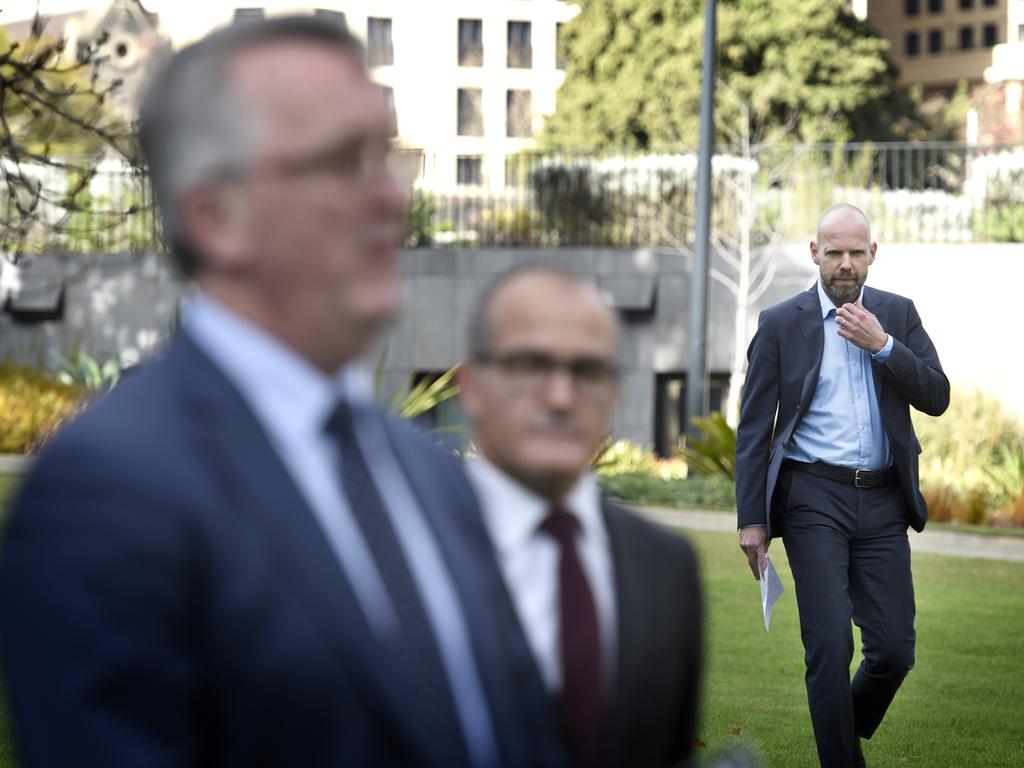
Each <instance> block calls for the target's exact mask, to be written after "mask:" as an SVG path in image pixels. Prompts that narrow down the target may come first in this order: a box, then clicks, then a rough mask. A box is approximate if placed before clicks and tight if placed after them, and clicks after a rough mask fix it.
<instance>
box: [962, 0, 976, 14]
mask: <svg viewBox="0 0 1024 768" xmlns="http://www.w3.org/2000/svg"><path fill="white" fill-rule="evenodd" d="M973 7H974V0H960V10H961V11H969V10H971V8H973Z"/></svg>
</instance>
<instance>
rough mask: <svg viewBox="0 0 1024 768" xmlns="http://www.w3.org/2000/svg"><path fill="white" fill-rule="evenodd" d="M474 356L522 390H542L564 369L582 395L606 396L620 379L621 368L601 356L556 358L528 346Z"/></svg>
mask: <svg viewBox="0 0 1024 768" xmlns="http://www.w3.org/2000/svg"><path fill="white" fill-rule="evenodd" d="M474 357H475V359H476V360H477V362H479V363H482V364H484V365H491V366H494V367H495V368H497V369H498V370H499V371H500V372H501V374H502V375H503V376H504V377H505V378H506V380H507V381H508V383H509V384H510V385H511V386H512V387H514V388H516V389H517V390H519V391H522V392H530V393H535V392H540V391H542V390H543V389H544V388H545V387H547V386H549V385H550V383H551V380H552V378H553V377H554V376H555V374H557V373H559V372H562V371H564V372H565V373H566V374H568V376H569V379H570V380H571V381H572V383H573V386H574V387H575V389H576V392H577V394H579V395H580V396H582V397H604V396H607V395H608V394H609V392H610V391H611V390H612V388H613V387H614V385H615V384H616V382H617V381H618V379H619V371H618V368H616V366H615V365H614V364H613V363H611V362H610V361H608V360H604V359H602V358H599V357H577V358H575V359H573V360H556V359H555V358H553V357H551V356H550V355H546V354H544V353H543V352H533V351H529V350H522V351H510V352H481V353H478V354H477V355H475V356H474Z"/></svg>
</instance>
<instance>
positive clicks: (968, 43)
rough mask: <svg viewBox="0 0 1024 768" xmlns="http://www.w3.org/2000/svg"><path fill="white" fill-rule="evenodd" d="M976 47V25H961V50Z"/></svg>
mask: <svg viewBox="0 0 1024 768" xmlns="http://www.w3.org/2000/svg"><path fill="white" fill-rule="evenodd" d="M972 48H974V27H960V50H961V51H969V50H971V49H972Z"/></svg>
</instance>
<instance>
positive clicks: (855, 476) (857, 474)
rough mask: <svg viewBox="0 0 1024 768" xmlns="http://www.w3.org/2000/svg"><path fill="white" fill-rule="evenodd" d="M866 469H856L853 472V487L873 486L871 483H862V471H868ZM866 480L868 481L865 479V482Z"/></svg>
mask: <svg viewBox="0 0 1024 768" xmlns="http://www.w3.org/2000/svg"><path fill="white" fill-rule="evenodd" d="M866 471H867V470H864V469H857V470H854V472H853V487H854V488H870V487H871V486H870V485H867V484H865V485H861V484H860V473H861V472H866ZM866 482H867V481H865V483H866Z"/></svg>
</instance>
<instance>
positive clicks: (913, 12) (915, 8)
mask: <svg viewBox="0 0 1024 768" xmlns="http://www.w3.org/2000/svg"><path fill="white" fill-rule="evenodd" d="M920 12H921V0H903V13H904V15H906V16H917V14H919V13H920Z"/></svg>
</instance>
